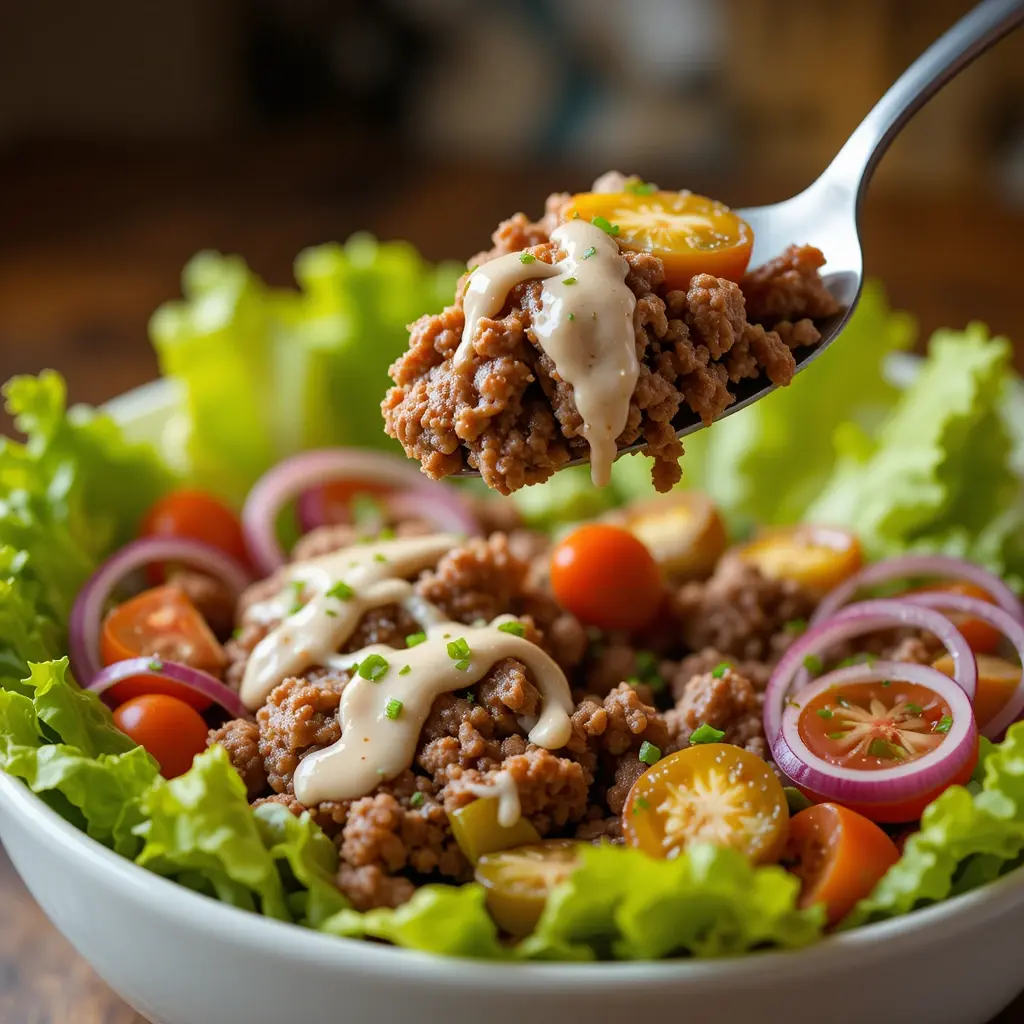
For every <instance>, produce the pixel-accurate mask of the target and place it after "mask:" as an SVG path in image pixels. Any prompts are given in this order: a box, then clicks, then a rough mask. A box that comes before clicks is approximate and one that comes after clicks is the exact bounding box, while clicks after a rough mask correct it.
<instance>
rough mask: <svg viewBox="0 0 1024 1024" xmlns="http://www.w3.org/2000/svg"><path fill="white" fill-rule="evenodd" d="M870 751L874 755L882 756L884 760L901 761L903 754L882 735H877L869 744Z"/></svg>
mask: <svg viewBox="0 0 1024 1024" xmlns="http://www.w3.org/2000/svg"><path fill="white" fill-rule="evenodd" d="M868 753H869V754H870V755H871V756H872V757H878V758H881V759H882V760H883V761H899V760H901V756H900V754H899V751H897V750H896V748H895V747H894V746H893V745H892V744H891V743H889V742H888V741H887V740H883V739H882V738H881V737H880V736H876V737H875V738H874V739H873V740H872V741H871V742H870V743H869V744H868Z"/></svg>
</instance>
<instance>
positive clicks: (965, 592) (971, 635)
mask: <svg viewBox="0 0 1024 1024" xmlns="http://www.w3.org/2000/svg"><path fill="white" fill-rule="evenodd" d="M936 590H937V591H940V592H942V593H944V594H959V595H961V596H963V597H976V598H977V599H978V600H979V601H988V603H989V604H994V603H995V602H994V601H993V600H992V595H991V594H990V593H989V592H988V591H987V590H985V589H984V588H983V587H979V586H978V585H977V584H976V583H969V582H967V581H966V580H952V581H944V582H942V583H929V584H928V585H926V586H923V587H915V588H914V589H913V590H910V591H908V593H911V594H920V593H926V592H933V591H936ZM946 614H947V617H948V618H949V621H950V622H952V623H953V625H954V626H956V628H957V629H959V630H960V632H961V633H962V634H963V638H964V639H965V640H966V641H967V643H968V646H969V647H970V648H971V650H972V651H974V653H975V654H992V653H994V652H995V650H996V648H998V647H999V641H1000V640H1001V639H1002V633H1000V632H999V630H998V629H996V627H995V626H990V625H989V624H988V623H987V622H986V621H985V620H984V619H979V618H977V617H976V616H974V615H965V614H964V613H963V612H949V613H946Z"/></svg>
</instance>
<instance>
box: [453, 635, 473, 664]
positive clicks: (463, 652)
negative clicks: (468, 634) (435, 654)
mask: <svg viewBox="0 0 1024 1024" xmlns="http://www.w3.org/2000/svg"><path fill="white" fill-rule="evenodd" d="M470 653H471V652H470V650H469V641H468V640H467V639H466V638H465V637H464V636H460V637H459V638H458V640H452V641H451V642H450V643H449V644H448V657H449V658H451V659H452V661H462V659H463V658H468V657H469V655H470Z"/></svg>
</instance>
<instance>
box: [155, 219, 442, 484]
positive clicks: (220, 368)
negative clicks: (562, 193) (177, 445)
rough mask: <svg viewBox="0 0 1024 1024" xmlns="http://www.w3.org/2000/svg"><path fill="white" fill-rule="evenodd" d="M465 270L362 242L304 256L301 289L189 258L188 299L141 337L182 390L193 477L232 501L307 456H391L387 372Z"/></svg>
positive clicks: (357, 238)
mask: <svg viewBox="0 0 1024 1024" xmlns="http://www.w3.org/2000/svg"><path fill="white" fill-rule="evenodd" d="M461 271H462V268H461V267H459V266H457V265H454V264H442V265H438V266H433V265H431V264H429V263H427V262H425V261H424V260H423V259H422V257H421V256H420V255H419V253H417V252H416V250H415V249H414V248H412V246H410V245H408V244H407V243H404V242H387V243H381V242H377V241H376V240H375V239H373V238H371V237H370V236H368V235H354V236H353V237H352V238H350V239H349V240H348V241H347V242H346V243H345V244H344V245H337V244H330V245H323V246H319V247H316V248H312V249H307V250H306V251H304V252H302V253H300V254H299V257H298V259H297V260H296V263H295V277H296V280H297V281H298V284H299V290H298V291H294V290H289V289H276V288H270V287H269V286H267V285H266V284H265V283H264V282H263V281H262V280H261V279H260V278H259V277H258V276H257V275H256V274H255V273H254V272H253V271H252V270H250V269H249V268H248V267H247V266H246V264H245V262H244V261H243V260H242V259H240V258H239V257H237V256H222V255H220V254H219V253H212V252H206V253H200V254H199V255H198V256H196V257H194V258H193V259H192V260H191V262H190V263H189V264H188V266H186V268H185V271H184V273H183V276H182V293H183V296H184V298H183V299H182V300H181V301H177V302H169V303H167V304H165V305H164V306H162V307H161V308H160V309H158V310H157V312H156V313H155V314H154V316H153V318H152V320H151V322H150V336H151V338H152V340H153V344H154V346H155V347H156V350H157V354H158V356H159V358H160V365H161V368H162V370H163V372H164V373H165V374H166V375H167V376H170V377H174V378H176V379H178V380H179V381H180V382H181V383H182V384H183V385H184V391H185V414H186V418H187V427H188V436H189V441H188V455H189V459H190V463H191V469H192V475H193V476H194V477H195V479H196V482H197V483H198V484H199V485H200V486H203V487H206V488H208V489H210V490H213V491H215V492H217V493H220V494H222V495H223V496H225V497H227V498H230V499H234V500H240V499H241V498H242V497H243V496H244V494H245V493H246V491H247V490H248V488H249V487H250V486H251V485H252V483H253V482H254V481H255V480H256V478H257V477H258V476H259V475H260V474H261V473H263V472H264V471H265V470H267V469H268V468H269V467H270V466H271V465H272V464H273V463H274V462H275V461H277V460H279V459H280V458H282V457H284V456H287V455H291V454H293V453H294V452H297V451H299V450H301V449H303V448H316V447H321V446H327V445H350V446H360V447H368V448H394V446H395V443H394V442H392V441H391V440H390V439H389V438H388V437H387V436H386V435H385V433H384V426H383V421H382V419H381V413H380V402H381V399H382V398H383V397H384V393H385V391H386V390H387V387H388V385H389V380H388V374H387V370H388V366H389V365H390V364H391V363H392V362H393V361H394V359H395V358H396V357H397V356H398V355H400V354H401V353H402V351H404V349H405V348H406V345H407V343H408V333H407V331H406V325H407V324H408V323H410V322H411V321H413V320H415V319H416V318H417V317H419V316H421V315H423V314H424V313H434V312H437V311H439V310H440V309H441V308H442V307H443V306H444V305H445V303H446V302H450V301H451V299H452V296H453V295H454V291H455V282H456V280H457V279H458V276H459V274H460V273H461Z"/></svg>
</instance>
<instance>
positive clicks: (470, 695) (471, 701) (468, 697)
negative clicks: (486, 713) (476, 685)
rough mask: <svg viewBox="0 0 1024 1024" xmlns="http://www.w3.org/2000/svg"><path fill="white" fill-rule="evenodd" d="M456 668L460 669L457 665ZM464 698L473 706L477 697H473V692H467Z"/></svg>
mask: <svg viewBox="0 0 1024 1024" xmlns="http://www.w3.org/2000/svg"><path fill="white" fill-rule="evenodd" d="M455 667H456V668H458V667H459V666H458V665H456V666H455ZM462 696H463V699H464V700H468V701H469V703H470V704H472V703H473V702H474V701H475V700H476V697H474V696H473V691H472V690H467V691H466V692H465V693H464V694H463V695H462Z"/></svg>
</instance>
